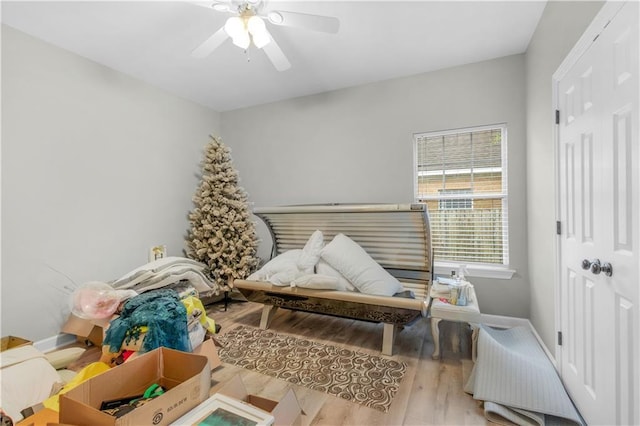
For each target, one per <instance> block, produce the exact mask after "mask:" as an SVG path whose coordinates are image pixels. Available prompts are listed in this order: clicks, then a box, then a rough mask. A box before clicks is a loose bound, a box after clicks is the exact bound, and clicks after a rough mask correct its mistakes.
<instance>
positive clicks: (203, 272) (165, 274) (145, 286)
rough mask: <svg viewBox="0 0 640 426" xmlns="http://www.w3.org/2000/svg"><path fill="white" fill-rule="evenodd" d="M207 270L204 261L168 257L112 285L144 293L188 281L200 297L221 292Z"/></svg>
mask: <svg viewBox="0 0 640 426" xmlns="http://www.w3.org/2000/svg"><path fill="white" fill-rule="evenodd" d="M207 272H208V271H207V266H206V265H205V264H203V263H200V262H197V261H195V260H192V259H187V258H184V257H167V258H163V259H158V260H155V261H153V262H150V263H147V264H146V265H143V266H141V267H139V268H136V269H134V270H133V271H131V272H129V273H128V274H126V275H124V276H123V277H122V278H119V279H117V280H116V281H113V282H112V283H111V285H112V286H113V288H116V289H132V290H135V291H136V292H138V293H143V292H145V291H149V290H155V289H159V288H162V287H166V286H169V285H171V284H175V283H177V282H180V281H187V282H189V283H190V284H191V285H192V286H193V288H194V289H196V291H197V292H198V294H199V296H200V297H206V296H212V295H216V294H219V293H220V291H221V290H222V288H221V287H220V286H219V285H218V284H217V283H215V282H214V281H212V280H211V279H210V278H209V277H208V276H207Z"/></svg>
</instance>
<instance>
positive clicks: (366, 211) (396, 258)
mask: <svg viewBox="0 0 640 426" xmlns="http://www.w3.org/2000/svg"><path fill="white" fill-rule="evenodd" d="M254 214H255V215H256V216H258V217H259V218H260V219H262V221H263V222H264V223H265V224H266V225H267V228H268V229H269V232H270V233H271V238H272V240H273V248H272V253H271V256H272V257H275V256H276V255H278V254H280V253H283V252H285V251H287V250H292V249H297V248H302V247H304V245H305V243H306V242H307V240H308V239H309V237H310V236H311V234H312V233H313V232H314V231H315V230H317V229H319V230H321V231H322V233H323V235H324V238H325V243H329V242H330V241H331V239H333V237H334V236H335V235H336V234H339V233H343V234H345V235H347V236H348V237H349V238H351V239H353V240H354V241H355V242H357V243H358V244H359V245H360V246H362V248H364V249H365V251H366V252H367V253H369V255H370V256H371V257H372V258H373V259H374V260H375V261H377V262H378V263H379V264H380V265H381V266H382V267H383V268H385V269H386V270H387V271H388V272H389V273H391V274H392V275H393V276H395V277H396V278H398V280H400V281H401V282H402V283H403V285H404V286H405V288H408V289H411V290H413V291H414V293H415V294H416V297H424V296H425V295H426V292H427V291H428V286H429V284H430V282H431V278H432V270H433V268H432V250H431V230H430V227H429V213H428V210H427V206H426V204H322V205H301V206H282V207H263V208H256V209H255V210H254Z"/></svg>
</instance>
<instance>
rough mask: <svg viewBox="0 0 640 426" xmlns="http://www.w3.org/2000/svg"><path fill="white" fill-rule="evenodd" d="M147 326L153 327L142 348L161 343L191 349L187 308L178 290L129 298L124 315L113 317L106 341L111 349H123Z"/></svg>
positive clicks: (153, 292)
mask: <svg viewBox="0 0 640 426" xmlns="http://www.w3.org/2000/svg"><path fill="white" fill-rule="evenodd" d="M143 326H147V327H148V328H149V329H148V330H147V334H146V335H145V338H144V340H143V343H142V347H141V349H140V352H147V351H150V350H152V349H156V348H158V347H161V346H164V347H166V348H171V349H177V350H180V351H186V352H191V343H190V342H189V330H188V329H187V308H186V307H185V306H184V304H183V303H182V301H181V300H180V297H179V296H178V293H177V292H176V291H175V290H171V289H161V290H154V291H149V292H146V293H142V294H140V295H138V296H135V297H132V298H131V299H129V300H127V301H126V302H125V304H124V306H123V308H122V312H121V313H120V316H119V317H117V318H115V319H114V320H112V321H111V324H110V325H109V328H108V329H107V333H106V335H105V338H104V343H103V344H104V345H109V346H110V348H109V350H110V351H111V352H119V351H120V348H121V347H122V344H123V343H125V341H126V343H129V342H130V341H132V340H135V339H137V338H138V336H140V327H143ZM127 332H128V333H127Z"/></svg>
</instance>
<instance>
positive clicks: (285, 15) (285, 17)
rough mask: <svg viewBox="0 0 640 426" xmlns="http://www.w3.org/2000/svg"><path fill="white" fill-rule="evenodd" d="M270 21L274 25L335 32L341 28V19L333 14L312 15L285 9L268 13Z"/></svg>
mask: <svg viewBox="0 0 640 426" xmlns="http://www.w3.org/2000/svg"><path fill="white" fill-rule="evenodd" d="M267 18H268V19H269V22H271V23H272V24H274V25H283V26H287V27H295V28H304V29H307V30H313V31H320V32H323V33H331V34H335V33H337V32H338V30H339V29H340V21H339V20H338V18H335V17H333V16H321V15H311V14H308V13H299V12H285V11H284V10H272V11H270V12H268V13H267Z"/></svg>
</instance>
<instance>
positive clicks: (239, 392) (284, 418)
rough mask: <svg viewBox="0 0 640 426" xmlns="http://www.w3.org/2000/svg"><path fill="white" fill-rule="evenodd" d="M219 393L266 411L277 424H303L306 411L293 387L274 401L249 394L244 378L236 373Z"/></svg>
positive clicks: (297, 425) (287, 425) (295, 425)
mask: <svg viewBox="0 0 640 426" xmlns="http://www.w3.org/2000/svg"><path fill="white" fill-rule="evenodd" d="M217 393H220V394H222V395H226V396H229V397H231V398H235V399H238V400H240V401H243V402H245V403H248V404H250V405H252V406H254V407H256V408H259V409H261V410H263V411H266V412H267V413H269V414H271V415H272V416H273V417H274V418H275V425H277V426H280V425H286V426H289V425H294V426H299V425H300V424H302V415H303V414H305V413H304V411H303V410H302V407H301V406H300V403H299V402H298V397H297V396H296V394H295V392H294V391H293V389H291V388H289V390H288V391H287V393H285V395H284V396H283V397H282V398H280V401H274V400H271V399H267V398H263V397H261V396H258V395H251V394H249V393H248V392H247V388H246V387H245V385H244V383H243V382H242V378H241V377H240V376H239V375H236V376H233V378H232V379H230V380H229V381H228V382H227V383H225V384H224V385H223V386H222V387H221V388H220V389H219V390H218V392H217Z"/></svg>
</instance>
